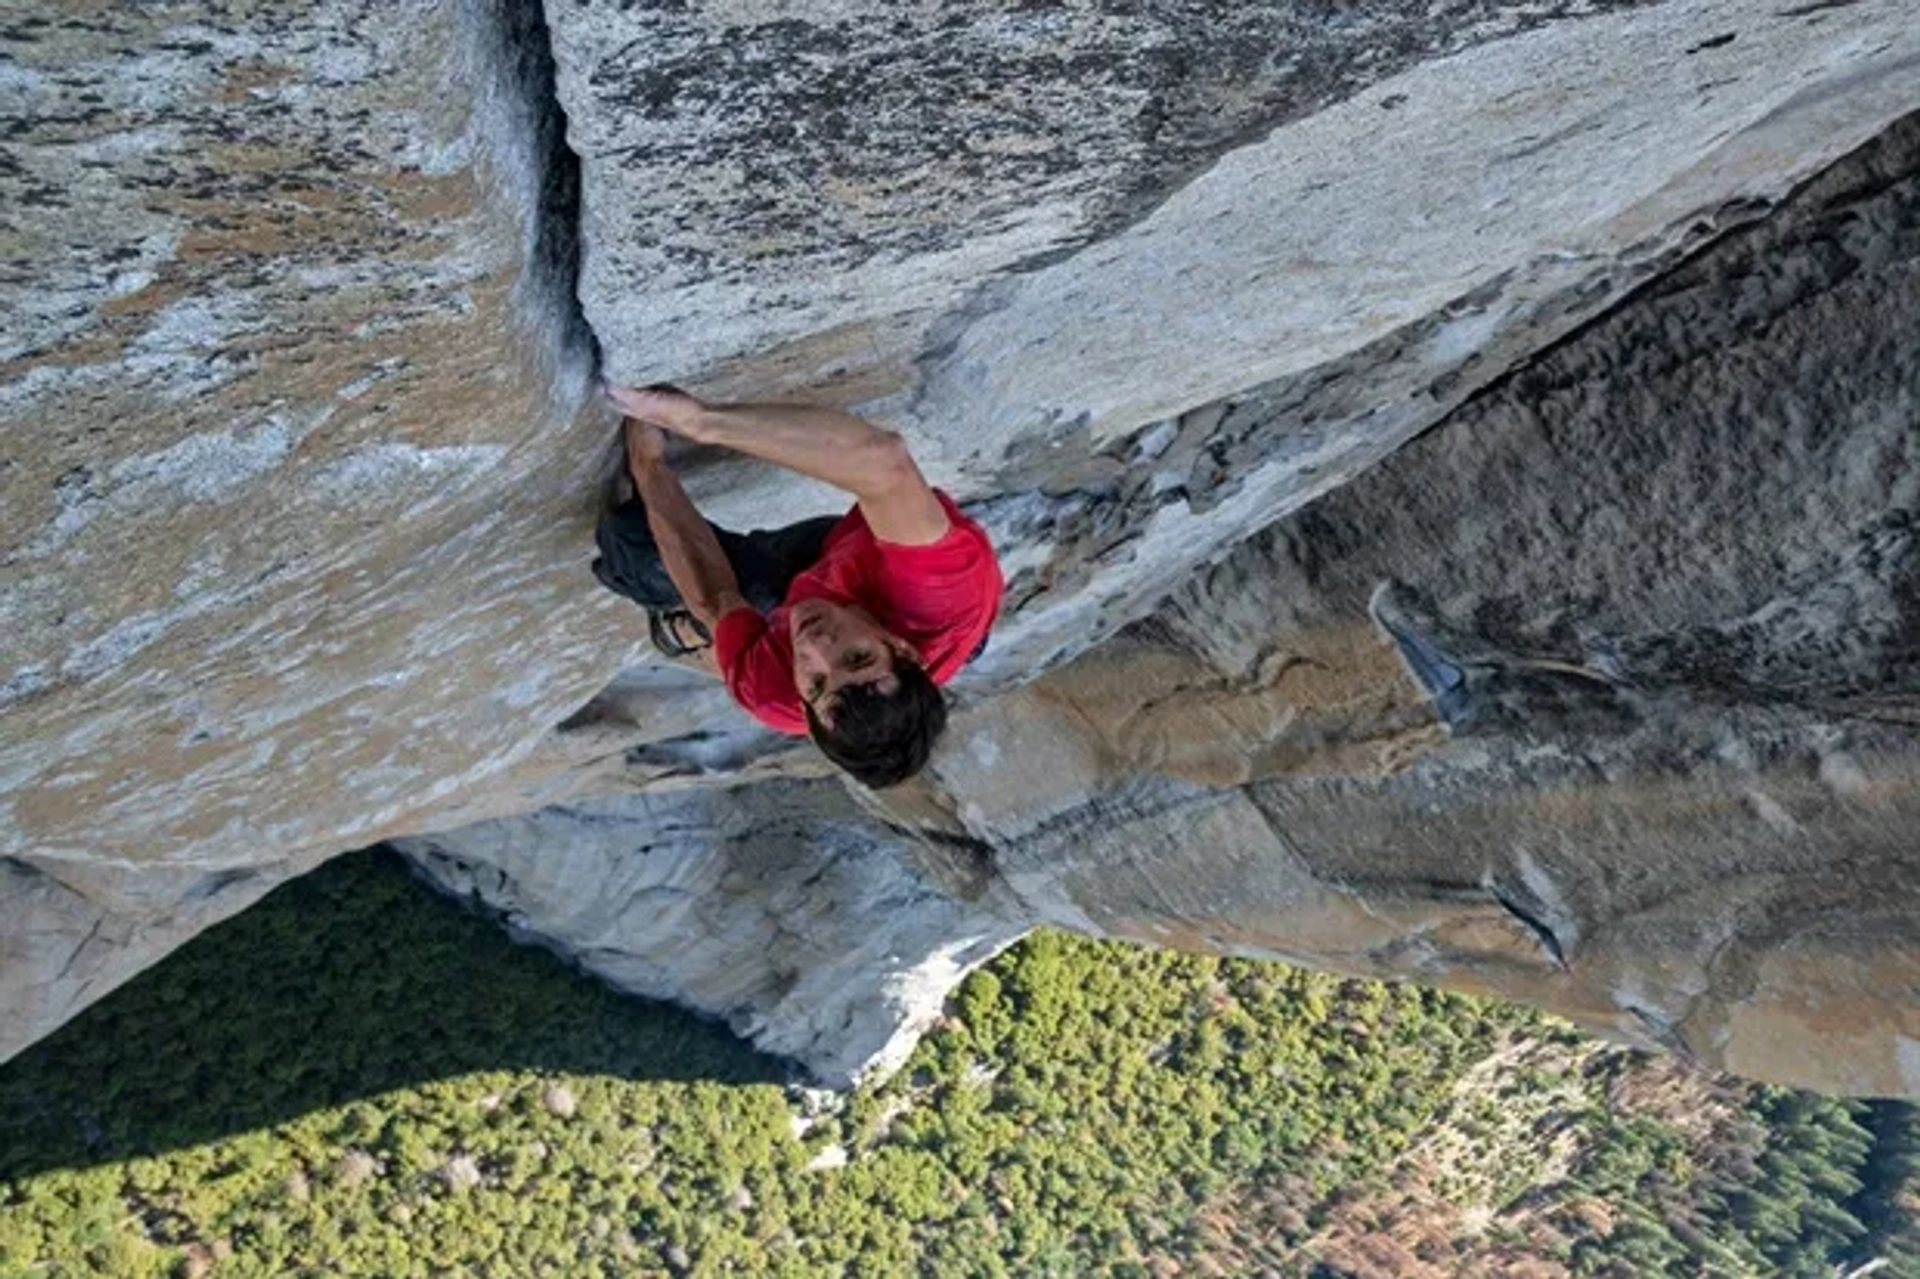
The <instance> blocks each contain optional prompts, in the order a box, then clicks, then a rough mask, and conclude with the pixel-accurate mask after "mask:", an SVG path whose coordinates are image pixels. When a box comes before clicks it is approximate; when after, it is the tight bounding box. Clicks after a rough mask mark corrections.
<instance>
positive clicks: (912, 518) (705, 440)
mask: <svg viewBox="0 0 1920 1279" xmlns="http://www.w3.org/2000/svg"><path fill="white" fill-rule="evenodd" d="M612 396H613V400H614V402H615V403H616V404H618V405H620V407H621V408H623V409H625V410H626V411H627V412H628V413H631V414H632V415H633V416H635V417H637V418H640V419H641V420H642V421H646V422H652V423H654V424H656V425H658V426H660V427H663V428H664V429H666V430H669V431H672V432H673V433H674V434H675V435H679V436H683V437H685V438H687V439H689V440H693V441H695V442H696V443H700V444H713V445H718V446H719V447H721V448H725V449H732V450H734V451H735V452H738V453H745V454H747V455H749V456H751V457H757V458H760V459H761V460H763V461H767V462H772V463H773V464H774V465H775V466H784V467H786V468H787V469H788V470H790V471H798V472H799V473H800V474H802V475H807V476H811V477H812V478H814V479H816V480H821V481H823V482H825V483H827V484H831V485H833V486H834V487H835V488H837V489H843V490H845V491H846V492H848V493H851V494H853V495H854V497H855V498H857V499H858V500H859V502H860V509H861V510H862V511H863V512H864V513H865V514H866V517H867V524H868V526H869V527H871V528H872V529H873V532H874V536H876V537H878V538H879V539H880V540H881V541H883V542H893V543H896V544H899V545H904V546H924V545H927V544H928V543H931V542H937V541H939V540H940V539H941V537H943V536H945V534H946V532H947V529H948V527H949V521H948V519H947V511H946V508H945V507H943V506H941V505H940V499H939V498H937V497H936V496H934V492H933V489H932V487H931V486H929V485H928V484H927V481H926V478H925V477H924V476H922V475H921V474H920V468H919V466H918V465H917V464H915V462H914V460H913V454H912V453H910V452H908V450H907V444H906V441H905V440H902V439H901V438H900V437H899V436H898V435H895V434H894V433H893V432H892V431H887V430H882V429H881V428H880V427H877V426H875V425H874V424H873V423H871V422H869V421H867V420H866V419H864V418H859V417H855V416H854V415H853V414H851V413H845V412H842V411H841V410H839V409H830V408H814V407H811V406H809V405H802V404H721V405H708V404H703V403H701V402H700V401H699V400H696V399H694V398H693V397H692V396H690V395H686V394H683V393H681V392H678V391H632V390H625V389H617V390H615V391H613V392H612Z"/></svg>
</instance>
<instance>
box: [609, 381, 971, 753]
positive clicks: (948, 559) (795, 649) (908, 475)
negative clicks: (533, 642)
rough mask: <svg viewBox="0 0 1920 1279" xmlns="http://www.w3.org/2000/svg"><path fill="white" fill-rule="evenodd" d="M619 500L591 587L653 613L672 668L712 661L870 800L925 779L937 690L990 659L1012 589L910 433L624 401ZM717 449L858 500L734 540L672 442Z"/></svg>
mask: <svg viewBox="0 0 1920 1279" xmlns="http://www.w3.org/2000/svg"><path fill="white" fill-rule="evenodd" d="M608 395H609V397H610V398H611V399H612V400H613V402H614V404H616V405H617V406H618V407H619V408H620V410H621V411H622V412H623V413H625V414H626V421H625V423H624V424H623V426H622V432H623V437H624V439H623V442H624V446H625V451H626V463H627V466H626V470H627V474H626V477H625V478H626V480H627V481H628V482H629V483H630V484H631V488H632V493H631V495H628V494H627V493H626V492H625V491H624V488H625V486H624V485H623V486H622V490H623V491H622V492H621V493H620V494H618V499H617V500H616V502H615V503H614V504H612V505H610V506H609V508H608V509H607V511H606V512H605V514H604V515H602V517H601V519H600V524H599V527H598V529H597V530H596V532H595V540H596V541H597V542H598V544H599V549H600V555H599V558H597V559H596V560H595V561H594V564H593V571H594V575H595V576H596V577H598V578H599V579H600V581H601V583H602V584H603V585H605V586H606V587H608V588H609V589H611V590H614V591H617V592H619V593H620V594H621V595H624V596H626V597H627V598H629V599H631V600H633V601H634V602H636V603H638V604H639V605H641V606H642V607H643V608H645V609H646V610H647V614H648V624H649V627H650V630H651V634H652V636H653V640H654V644H655V646H656V647H657V648H659V649H660V650H661V652H662V653H663V654H665V655H667V656H669V657H681V658H685V657H688V656H689V655H698V656H700V657H703V658H705V659H710V660H711V663H712V666H713V668H714V669H716V670H717V672H718V674H719V675H720V676H721V677H722V678H723V679H725V681H726V685H727V691H728V692H729V693H730V694H732V696H733V699H734V700H735V701H737V702H738V703H740V705H741V706H742V707H744V708H745V709H746V710H747V711H748V712H749V713H750V714H752V715H753V717H754V718H756V719H758V720H759V721H760V722H761V723H763V724H766V725H767V726H768V727H770V728H773V729H776V730H778V731H780V732H782V733H787V734H791V735H793V736H811V737H812V738H813V740H814V742H816V743H817V744H818V745H819V747H820V749H821V750H822V751H823V752H824V753H825V754H826V756H827V758H828V759H830V760H832V761H833V762H834V763H835V764H837V765H839V766H840V767H841V768H842V769H844V770H845V771H846V772H848V773H849V774H851V775H852V776H853V777H854V778H855V779H856V780H858V781H860V782H862V783H863V784H865V785H867V786H870V787H876V788H877V787H885V786H892V785H895V784H897V783H899V782H902V781H905V780H906V779H907V778H909V777H912V776H913V775H914V774H915V773H917V772H919V771H920V769H921V768H922V767H924V766H925V764H926V762H927V758H928V756H929V754H930V753H931V751H932V748H933V743H934V741H935V739H936V738H938V737H939V736H940V733H941V731H942V729H944V728H945V727H946V721H947V706H946V699H945V696H944V695H943V694H942V693H941V691H940V685H942V684H944V683H946V682H947V681H948V680H950V679H952V678H953V676H954V675H955V673H956V672H958V671H959V670H960V668H961V667H963V666H965V665H966V664H967V663H968V662H969V661H970V660H972V658H973V657H974V656H975V655H976V654H977V653H978V652H979V651H980V649H981V648H982V647H983V646H984V644H985V642H986V637H987V631H988V629H989V628H990V627H991V626H992V625H993V621H994V617H995V615H996V613H997V612H998V611H999V606H1000V593H1001V590H1002V586H1003V583H1002V581H1001V576H1000V566H999V563H998V562H997V560H996V559H995V557H994V552H993V546H992V544H991V543H990V542H989V541H988V540H987V534H986V532H985V530H983V529H982V528H981V527H980V525H979V524H977V523H975V522H974V521H973V520H971V519H969V518H967V517H966V516H965V515H963V514H961V512H960V508H959V507H958V506H956V505H955V504H954V501H953V499H952V498H951V497H949V496H947V494H945V493H943V492H941V491H940V490H938V489H935V488H933V487H932V486H931V485H929V484H928V483H927V481H926V479H925V477H923V476H922V475H921V474H920V468H919V467H918V466H917V465H916V464H915V462H914V460H913V455H912V454H911V453H910V452H908V450H907V445H906V442H905V441H904V440H902V439H901V438H900V436H898V435H896V434H894V433H893V432H891V431H887V430H884V429H882V428H880V427H878V426H875V425H874V424H873V423H871V422H868V421H865V420H864V419H862V418H859V417H855V416H854V415H853V414H851V413H845V412H842V411H840V410H838V409H830V408H813V407H808V406H802V405H791V404H726V405H721V404H706V403H703V402H702V401H700V400H698V399H696V398H695V397H693V396H691V395H688V394H686V393H685V392H683V391H679V390H677V389H674V388H671V387H649V388H646V389H632V388H626V387H611V388H609V389H608ZM669 434H671V435H675V436H679V437H680V438H682V439H685V440H688V441H691V442H693V443H697V444H708V445H717V446H719V447H721V448H726V449H732V450H735V451H737V452H740V453H745V454H748V455H749V456H752V457H757V458H760V459H762V460H763V461H767V462H771V463H773V464H774V465H776V466H782V467H785V468H787V469H788V470H790V471H798V472H799V473H800V474H802V475H807V476H811V477H813V478H814V479H817V480H822V481H825V482H826V483H828V484H831V485H833V486H834V487H835V488H838V489H843V490H845V491H846V492H848V493H850V494H852V495H853V497H854V506H853V509H852V510H850V511H848V512H847V513H846V514H845V515H844V516H837V517H836V516H826V517H822V518H819V519H812V520H806V521H803V522H801V523H799V524H794V525H790V526H788V527H786V528H782V529H774V530H756V531H754V532H751V533H746V534H740V533H734V532H731V531H729V530H727V529H723V528H720V527H718V526H716V525H714V524H710V523H709V522H708V521H707V520H706V519H705V518H703V517H702V516H701V515H700V513H699V512H698V511H697V510H695V509H694V505H693V501H692V499H690V498H689V497H688V496H687V492H686V490H685V489H684V488H682V487H681V485H680V480H679V478H678V477H677V476H676V475H675V474H674V471H673V468H672V467H671V466H670V465H669V464H668V462H667V456H666V436H667V435H669Z"/></svg>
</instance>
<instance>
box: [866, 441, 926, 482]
mask: <svg viewBox="0 0 1920 1279" xmlns="http://www.w3.org/2000/svg"><path fill="white" fill-rule="evenodd" d="M870 448H871V450H872V456H871V457H870V458H869V460H868V463H867V476H868V478H867V490H868V491H869V492H872V493H875V494H887V493H898V492H900V491H901V490H903V489H907V488H911V487H912V486H914V485H917V484H924V483H926V481H925V480H924V479H922V478H921V477H920V467H919V464H918V463H916V462H915V461H914V460H913V450H912V449H910V448H908V447H907V441H906V440H905V439H904V438H903V437H902V436H900V435H898V434H896V433H895V432H893V431H888V430H883V429H881V428H879V427H875V428H874V439H873V443H872V445H871V446H870Z"/></svg>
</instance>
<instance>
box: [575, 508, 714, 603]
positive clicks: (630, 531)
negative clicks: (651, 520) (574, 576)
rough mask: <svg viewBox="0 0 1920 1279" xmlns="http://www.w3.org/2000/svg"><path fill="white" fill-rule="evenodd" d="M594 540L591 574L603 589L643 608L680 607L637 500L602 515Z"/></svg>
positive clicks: (676, 591) (678, 599)
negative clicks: (598, 551)
mask: <svg viewBox="0 0 1920 1279" xmlns="http://www.w3.org/2000/svg"><path fill="white" fill-rule="evenodd" d="M593 540H594V543H595V544H596V545H597V546H598V547H599V548H600V554H599V555H598V556H596V557H595V558H594V561H593V575H594V576H595V577H597V578H599V579H600V584H601V585H602V586H604V587H606V588H607V589H608V590H610V591H613V592H614V593H615V594H618V595H624V596H626V597H627V598H628V599H630V600H632V601H633V602H634V603H636V604H638V605H640V606H641V607H642V608H650V609H674V608H680V607H682V603H681V599H680V592H679V590H678V589H677V588H676V587H675V586H674V584H673V579H672V578H670V577H668V576H667V566H666V565H665V564H664V563H662V562H661V560H660V547H659V546H658V545H657V544H656V543H655V542H654V540H653V530H652V529H650V528H648V527H647V508H646V507H645V506H642V505H641V504H640V499H639V498H637V497H636V498H633V499H632V500H630V501H626V502H622V503H621V504H620V505H619V506H616V507H613V508H611V509H610V510H607V511H606V512H604V513H602V515H601V516H600V523H599V524H598V525H597V526H596V527H595V528H594V530H593ZM723 544H724V539H723Z"/></svg>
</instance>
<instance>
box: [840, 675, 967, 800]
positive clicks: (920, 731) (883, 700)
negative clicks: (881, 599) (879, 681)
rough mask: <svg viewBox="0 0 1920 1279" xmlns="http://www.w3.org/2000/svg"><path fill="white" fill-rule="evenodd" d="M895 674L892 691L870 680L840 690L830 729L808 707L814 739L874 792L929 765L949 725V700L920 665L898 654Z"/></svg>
mask: <svg viewBox="0 0 1920 1279" xmlns="http://www.w3.org/2000/svg"><path fill="white" fill-rule="evenodd" d="M893 677H894V680H895V682H896V683H897V684H898V685H899V687H898V688H896V689H894V691H893V692H891V693H883V692H881V691H880V690H879V689H878V688H877V687H876V686H874V685H872V684H854V685H851V686H849V687H847V688H843V689H841V690H840V691H839V692H838V693H837V694H835V696H834V699H833V725H832V726H831V727H829V726H827V725H826V724H824V723H822V722H821V721H820V717H819V716H817V715H815V714H814V713H813V707H812V706H808V707H807V729H808V731H809V732H811V733H812V735H813V740H814V743H815V744H816V745H817V746H819V747H820V749H821V751H822V752H823V753H824V754H825V755H826V757H827V758H828V759H830V760H832V761H833V762H834V763H836V764H838V765H839V766H840V767H841V768H843V769H845V770H846V771H847V772H848V773H850V774H852V775H853V779H854V780H855V781H857V782H859V783H861V784H862V785H864V786H870V787H872V788H873V789H874V790H881V789H883V788H885V787H888V786H898V785H899V784H900V783H901V782H904V781H906V780H907V779H908V778H909V777H912V776H913V775H914V774H915V773H917V772H919V771H920V770H921V769H923V768H925V767H926V766H927V759H928V757H929V756H931V755H932V754H933V744H934V742H935V741H937V740H938V739H939V737H940V734H941V733H942V732H943V731H945V729H946V727H947V699H946V697H945V696H944V695H943V694H942V693H941V692H940V686H939V685H937V684H935V683H934V682H933V678H932V677H931V676H930V675H928V674H927V672H926V671H925V670H923V669H922V668H921V667H920V665H919V664H918V663H916V662H913V661H910V660H908V659H907V658H904V657H896V658H894V661H893Z"/></svg>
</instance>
